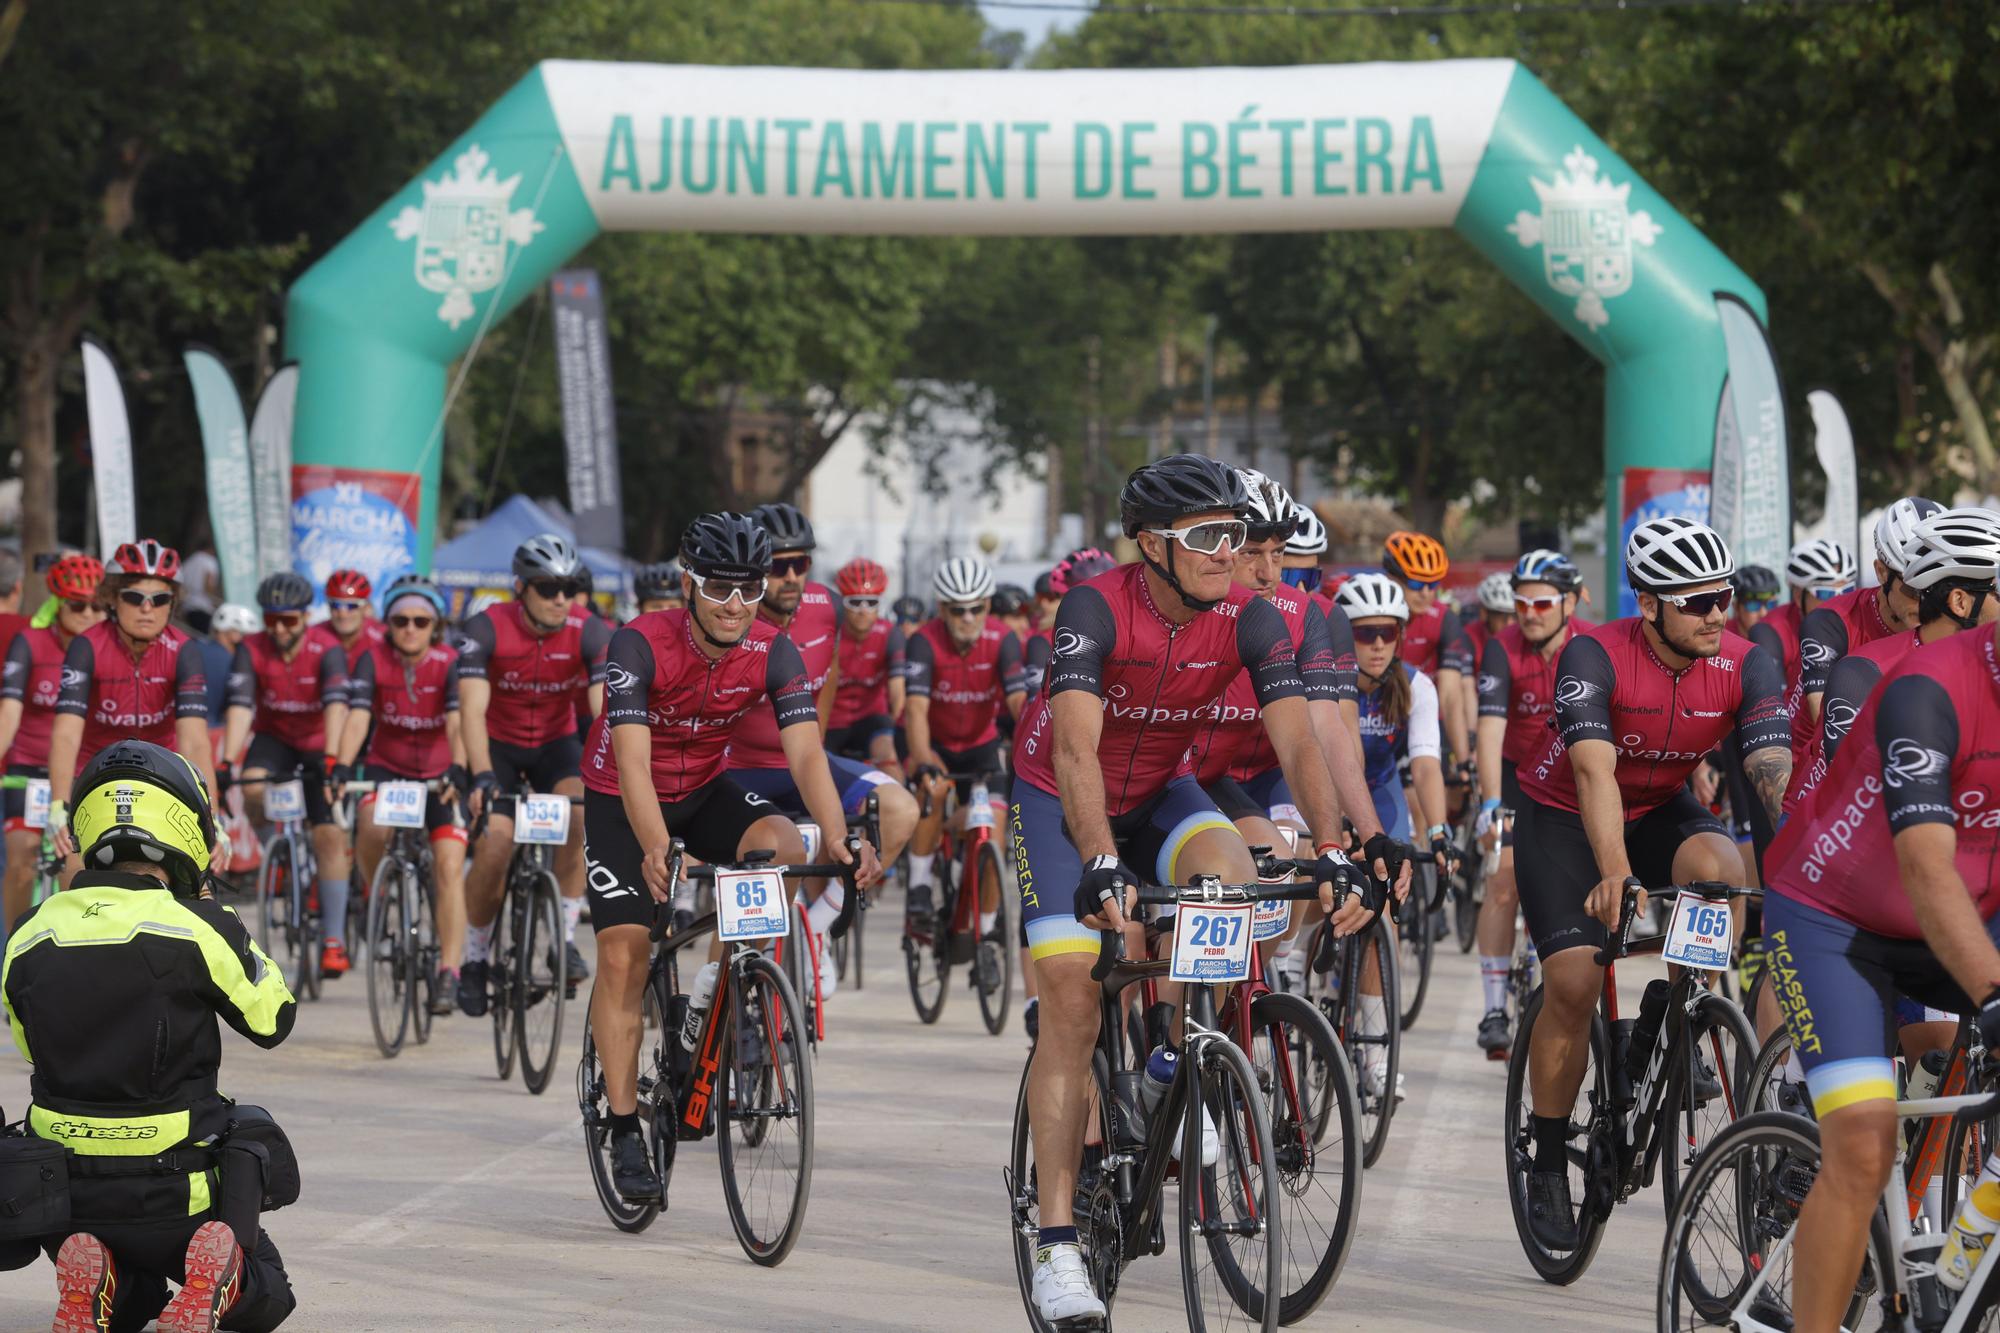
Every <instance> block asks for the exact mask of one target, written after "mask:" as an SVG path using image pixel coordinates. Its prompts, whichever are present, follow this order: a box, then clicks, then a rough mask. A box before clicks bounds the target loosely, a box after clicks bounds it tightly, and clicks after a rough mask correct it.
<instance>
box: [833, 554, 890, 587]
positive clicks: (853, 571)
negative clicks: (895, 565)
mask: <svg viewBox="0 0 2000 1333" xmlns="http://www.w3.org/2000/svg"><path fill="white" fill-rule="evenodd" d="M833 586H834V587H835V588H836V589H837V590H838V591H839V593H840V595H841V596H842V597H880V596H881V595H882V594H883V593H884V592H887V591H888V589H889V571H888V570H886V569H884V568H882V566H880V565H878V564H876V563H875V562H874V561H873V560H866V559H862V558H861V557H859V556H857V557H855V558H854V559H852V560H850V561H848V562H847V563H846V564H844V565H842V566H841V567H840V572H839V573H837V574H835V575H834V576H833Z"/></svg>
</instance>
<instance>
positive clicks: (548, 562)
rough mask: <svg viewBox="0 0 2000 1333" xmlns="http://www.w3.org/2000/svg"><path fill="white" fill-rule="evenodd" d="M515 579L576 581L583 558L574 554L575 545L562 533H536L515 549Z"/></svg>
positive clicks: (580, 570)
mask: <svg viewBox="0 0 2000 1333" xmlns="http://www.w3.org/2000/svg"><path fill="white" fill-rule="evenodd" d="M514 577H515V578H517V579H579V578H582V577H583V557H582V556H580V555H578V554H577V553H576V543H575V542H572V541H571V540H570V539H569V538H567V537H565V536H563V535H562V534H561V533H559V532H543V533H538V534H537V535H535V536H533V537H530V538H528V540H526V541H524V542H522V543H521V544H520V545H519V546H517V547H515V548H514Z"/></svg>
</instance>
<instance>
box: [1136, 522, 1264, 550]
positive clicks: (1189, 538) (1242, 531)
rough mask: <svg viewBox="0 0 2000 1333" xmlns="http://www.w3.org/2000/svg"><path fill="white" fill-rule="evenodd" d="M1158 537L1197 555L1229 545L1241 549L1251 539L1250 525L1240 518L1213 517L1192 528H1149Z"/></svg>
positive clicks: (1234, 548) (1148, 530)
mask: <svg viewBox="0 0 2000 1333" xmlns="http://www.w3.org/2000/svg"><path fill="white" fill-rule="evenodd" d="M1146 531H1147V532H1150V533H1152V534H1153V535H1154V536H1156V537H1165V538H1166V539H1167V540H1168V541H1170V542H1179V543H1180V544H1181V545H1182V546H1185V547H1187V548H1188V550H1190V551H1193V552H1194V553H1195V554H1196V555H1214V554H1216V553H1217V552H1218V551H1220V550H1221V549H1222V548H1223V547H1225V546H1227V547H1228V548H1229V549H1230V550H1232V551H1240V550H1242V549H1243V544H1244V543H1245V542H1247V541H1249V540H1250V525H1249V524H1248V523H1246V522H1244V521H1243V520H1242V519H1240V518H1218V519H1211V520H1210V521H1209V522H1207V523H1197V524H1195V525H1194V526H1193V527H1191V528H1147V529H1146Z"/></svg>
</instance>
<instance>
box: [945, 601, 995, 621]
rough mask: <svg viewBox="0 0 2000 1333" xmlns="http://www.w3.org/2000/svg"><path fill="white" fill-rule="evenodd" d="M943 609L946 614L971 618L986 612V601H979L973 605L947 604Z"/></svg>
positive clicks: (960, 617)
mask: <svg viewBox="0 0 2000 1333" xmlns="http://www.w3.org/2000/svg"><path fill="white" fill-rule="evenodd" d="M943 610H944V613H945V614H946V615H948V616H954V617H956V618H957V619H959V620H971V619H972V618H973V617H974V616H983V615H985V614H986V603H984V602H979V603H977V604H975V605H973V606H947V607H945V608H943Z"/></svg>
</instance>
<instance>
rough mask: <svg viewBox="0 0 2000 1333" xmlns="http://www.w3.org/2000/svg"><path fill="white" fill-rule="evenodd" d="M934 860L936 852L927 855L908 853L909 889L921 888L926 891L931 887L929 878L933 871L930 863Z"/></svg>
mask: <svg viewBox="0 0 2000 1333" xmlns="http://www.w3.org/2000/svg"><path fill="white" fill-rule="evenodd" d="M936 858H937V853H936V852H932V853H930V854H929V855H922V854H919V853H917V852H911V853H910V887H911V888H913V889H914V888H919V887H921V888H926V889H927V888H929V887H930V886H931V876H932V874H934V873H935V871H934V870H933V869H932V862H933V861H934V860H935V859H936Z"/></svg>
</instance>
